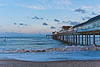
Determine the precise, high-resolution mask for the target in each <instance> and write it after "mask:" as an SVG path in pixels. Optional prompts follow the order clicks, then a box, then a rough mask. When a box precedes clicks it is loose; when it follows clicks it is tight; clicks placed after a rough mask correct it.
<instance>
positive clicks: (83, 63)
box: [0, 60, 100, 67]
mask: <svg viewBox="0 0 100 67" xmlns="http://www.w3.org/2000/svg"><path fill="white" fill-rule="evenodd" d="M0 67H100V60H65V61H48V62H35V61H22V60H0Z"/></svg>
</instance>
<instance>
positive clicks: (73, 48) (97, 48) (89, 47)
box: [0, 46, 100, 53]
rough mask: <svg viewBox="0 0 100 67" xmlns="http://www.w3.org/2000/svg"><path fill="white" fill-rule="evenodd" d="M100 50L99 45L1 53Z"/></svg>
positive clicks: (4, 51)
mask: <svg viewBox="0 0 100 67" xmlns="http://www.w3.org/2000/svg"><path fill="white" fill-rule="evenodd" d="M95 50H97V51H100V47H97V46H66V47H59V48H49V49H41V50H28V49H21V50H17V49H11V50H2V51H0V53H27V52H52V51H58V52H71V51H95Z"/></svg>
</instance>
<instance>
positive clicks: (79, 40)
mask: <svg viewBox="0 0 100 67" xmlns="http://www.w3.org/2000/svg"><path fill="white" fill-rule="evenodd" d="M79 44H80V34H79Z"/></svg>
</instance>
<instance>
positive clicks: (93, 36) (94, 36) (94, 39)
mask: <svg viewBox="0 0 100 67" xmlns="http://www.w3.org/2000/svg"><path fill="white" fill-rule="evenodd" d="M93 41H94V43H93V44H94V45H95V33H94V34H93Z"/></svg>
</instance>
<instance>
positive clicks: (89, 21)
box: [73, 15, 100, 28]
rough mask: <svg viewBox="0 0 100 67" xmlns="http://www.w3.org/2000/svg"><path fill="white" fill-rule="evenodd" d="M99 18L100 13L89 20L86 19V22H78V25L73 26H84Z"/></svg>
mask: <svg viewBox="0 0 100 67" xmlns="http://www.w3.org/2000/svg"><path fill="white" fill-rule="evenodd" d="M98 19H100V15H98V16H96V17H93V18H91V19H89V20H88V21H86V22H84V23H81V24H78V25H76V26H74V27H73V28H76V27H79V26H82V25H85V24H88V23H91V22H93V21H95V20H98Z"/></svg>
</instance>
